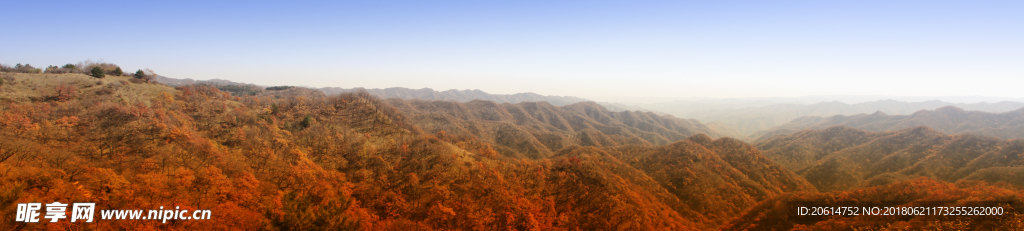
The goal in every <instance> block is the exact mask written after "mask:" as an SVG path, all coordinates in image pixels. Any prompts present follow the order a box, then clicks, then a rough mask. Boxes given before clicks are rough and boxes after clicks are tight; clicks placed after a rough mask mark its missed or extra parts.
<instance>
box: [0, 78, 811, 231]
mask: <svg viewBox="0 0 1024 231" xmlns="http://www.w3.org/2000/svg"><path fill="white" fill-rule="evenodd" d="M3 75H4V76H3V78H4V79H5V81H4V84H3V85H2V86H0V92H2V93H3V95H2V98H3V103H2V105H0V118H3V119H2V120H0V136H2V137H3V139H0V154H2V156H0V157H2V158H0V173H2V174H0V179H2V180H0V203H2V204H0V213H2V214H0V215H2V216H7V217H11V216H14V213H15V211H14V210H15V205H16V204H17V203H26V202H52V201H61V202H65V201H86V202H95V203H97V206H98V209H156V207H159V206H180V207H182V208H186V209H209V210H211V211H213V213H214V215H213V217H214V219H213V220H207V221H203V220H178V221H175V222H168V223H161V222H151V221H141V220H126V221H112V220H104V221H102V222H94V223H69V222H68V221H67V220H61V221H60V222H58V223H21V222H11V221H10V220H9V219H4V220H3V221H2V222H0V228H2V229H21V228H29V229H42V228H47V229H80V228H84V229H89V228H97V229H152V228H155V229H189V230H195V229H200V230H202V229H208V230H223V229H244V230H313V229H323V230H345V229H363V230H410V229H411V230H451V229H459V230H494V229H510V230H576V229H583V230H598V229H604V230H609V229H624V230H688V229H695V230H708V229H715V228H717V227H719V226H720V225H722V224H725V223H726V222H727V221H729V220H730V219H732V218H733V217H735V216H737V215H738V214H740V213H741V212H742V211H744V210H745V209H746V208H748V207H750V206H752V205H753V204H755V203H757V202H758V201H761V200H764V199H767V198H771V197H773V196H778V195H783V194H785V193H789V192H814V191H815V190H814V188H813V187H811V185H810V184H809V183H807V182H806V181H804V180H803V179H801V178H799V177H798V176H797V175H796V174H794V173H792V172H789V171H788V170H785V169H784V168H783V167H782V166H780V165H777V164H775V163H773V162H771V161H770V160H768V159H767V158H766V157H764V156H763V155H761V154H760V152H758V151H757V150H756V149H754V148H753V147H752V146H750V145H749V144H746V143H743V142H740V141H738V140H735V139H730V138H722V139H717V140H715V139H712V138H711V137H710V136H707V135H702V134H699V132H700V131H699V130H688V129H693V128H692V127H687V124H686V121H685V120H678V119H672V118H670V117H658V116H654V115H653V114H649V113H635V112H620V113H609V112H607V111H605V110H601V109H602V108H600V106H598V105H596V104H589V103H583V104H576V105H570V106H564V107H554V106H551V105H549V104H546V103H522V104H501V105H499V104H495V103H491V102H484V101H476V102H469V103H465V104H460V103H451V102H443V101H433V102H431V101H401V100H391V101H389V102H385V101H381V100H379V99H377V98H375V97H373V96H370V95H369V94H367V93H345V94H340V95H326V94H324V93H322V92H320V91H317V90H311V89H305V88H290V89H285V90H276V91H263V92H259V93H257V94H256V95H242V96H239V95H232V94H230V93H227V92H223V91H220V90H218V89H217V88H215V87H213V86H206V85H186V86H181V87H176V88H172V87H169V86H166V85H161V84H153V83H145V82H135V81H128V80H129V78H128V77H121V76H107V77H104V78H96V77H91V76H86V75H82V74H51V75H47V74H10V73H4V74H3ZM392 105H397V106H398V107H395V106H392ZM434 107H438V108H440V107H455V108H459V107H465V108H467V110H461V109H460V110H443V111H446V112H450V113H441V111H438V110H433V109H428V108H434ZM409 108H414V109H416V110H415V111H409V110H408V109H409ZM499 109H500V110H499ZM405 112H409V114H405ZM460 113H465V114H461V115H460ZM428 118H439V119H447V121H446V120H437V121H436V123H437V124H430V123H428V121H430V120H427V119H428ZM421 125H422V126H423V127H421ZM474 126H475V127H476V128H473V127H474ZM459 128H461V129H459ZM472 129H479V131H474V130H472ZM503 129H504V130H503ZM441 130H444V132H441ZM496 131H501V132H496ZM605 132H608V133H609V134H605ZM534 134H537V135H538V136H542V137H549V138H550V139H543V138H542V139H538V138H534V137H535V136H534ZM695 134H696V135H695ZM545 135H546V136H545ZM552 141H557V142H552ZM523 142H526V143H523ZM544 142H547V143H544ZM530 143H532V144H530ZM537 143H539V145H538V144H537ZM526 144H530V145H526ZM554 144H557V145H560V146H554ZM549 145H550V146H549ZM524 147H533V148H537V150H544V151H539V152H535V153H531V152H527V151H524V150H529V149H524Z"/></svg>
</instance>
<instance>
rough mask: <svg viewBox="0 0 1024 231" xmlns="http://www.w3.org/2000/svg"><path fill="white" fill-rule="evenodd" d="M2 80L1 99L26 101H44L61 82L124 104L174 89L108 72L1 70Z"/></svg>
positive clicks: (143, 101)
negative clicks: (102, 74)
mask: <svg viewBox="0 0 1024 231" xmlns="http://www.w3.org/2000/svg"><path fill="white" fill-rule="evenodd" d="M0 78H4V83H3V85H2V86H0V102H18V103H26V102H32V101H44V100H46V99H47V97H50V96H53V95H55V94H56V90H55V89H56V88H57V86H60V85H69V86H73V87H75V88H77V89H78V91H79V92H78V95H79V96H84V95H110V97H101V99H103V100H111V101H117V102H122V103H126V104H135V103H143V104H149V102H148V99H150V98H153V97H155V96H159V95H160V94H163V92H168V93H172V94H173V93H174V92H173V91H174V89H173V88H172V87H169V86H167V85H163V84H148V83H142V84H134V83H131V82H129V80H130V79H131V77H126V76H107V77H104V78H94V77H92V76H88V75H85V74H27V73H0Z"/></svg>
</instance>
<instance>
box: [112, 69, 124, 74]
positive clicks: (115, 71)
mask: <svg viewBox="0 0 1024 231" xmlns="http://www.w3.org/2000/svg"><path fill="white" fill-rule="evenodd" d="M113 74H114V75H115V76H122V75H124V71H121V67H117V69H114V72H113Z"/></svg>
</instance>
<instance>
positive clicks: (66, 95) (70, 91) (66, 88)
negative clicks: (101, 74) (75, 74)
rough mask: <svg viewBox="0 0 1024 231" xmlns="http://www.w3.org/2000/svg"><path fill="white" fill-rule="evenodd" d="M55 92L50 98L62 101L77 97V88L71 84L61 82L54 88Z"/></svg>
mask: <svg viewBox="0 0 1024 231" xmlns="http://www.w3.org/2000/svg"><path fill="white" fill-rule="evenodd" d="M54 91H55V92H56V94H54V95H53V96H52V97H51V99H52V100H56V101H60V102H64V101H68V100H71V99H74V98H75V97H78V88H77V87H75V86H71V85H65V84H61V85H58V86H57V87H55V88H54Z"/></svg>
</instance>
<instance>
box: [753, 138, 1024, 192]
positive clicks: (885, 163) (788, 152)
mask: <svg viewBox="0 0 1024 231" xmlns="http://www.w3.org/2000/svg"><path fill="white" fill-rule="evenodd" d="M756 146H757V148H758V149H760V150H762V152H763V153H764V155H765V156H767V157H768V158H770V159H772V160H774V161H776V162H778V163H780V164H781V165H783V166H786V168H788V169H790V170H792V171H794V172H796V173H798V174H800V175H801V176H803V177H805V178H806V179H807V181H808V182H811V183H812V184H814V185H815V187H816V188H817V189H818V190H820V191H825V192H827V191H841V190H849V189H854V188H858V187H865V186H875V185H884V184H888V183H891V182H895V181H899V180H904V179H909V178H914V177H918V176H926V177H930V178H934V179H939V180H944V181H948V182H955V181H958V180H963V179H975V180H986V181H989V182H1006V183H1010V184H1012V185H1016V186H1024V185H1021V184H1020V183H1021V182H1020V180H1017V178H1016V177H1015V176H1014V175H1013V174H1007V173H1015V172H1020V171H1021V170H1024V140H1021V139H1014V140H1003V139H999V138H994V137H986V136H979V135H972V134H961V135H947V134H944V133H941V132H938V131H935V130H933V129H931V128H928V127H916V128H908V129H903V130H899V131H890V132H868V131H863V130H859V129H855V128H850V127H844V126H835V127H830V128H828V129H824V130H806V131H802V132H798V133H794V134H790V135H779V136H774V137H772V138H771V139H768V140H764V141H760V142H758V143H757V144H756ZM996 173H1001V174H1002V175H1000V174H996Z"/></svg>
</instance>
